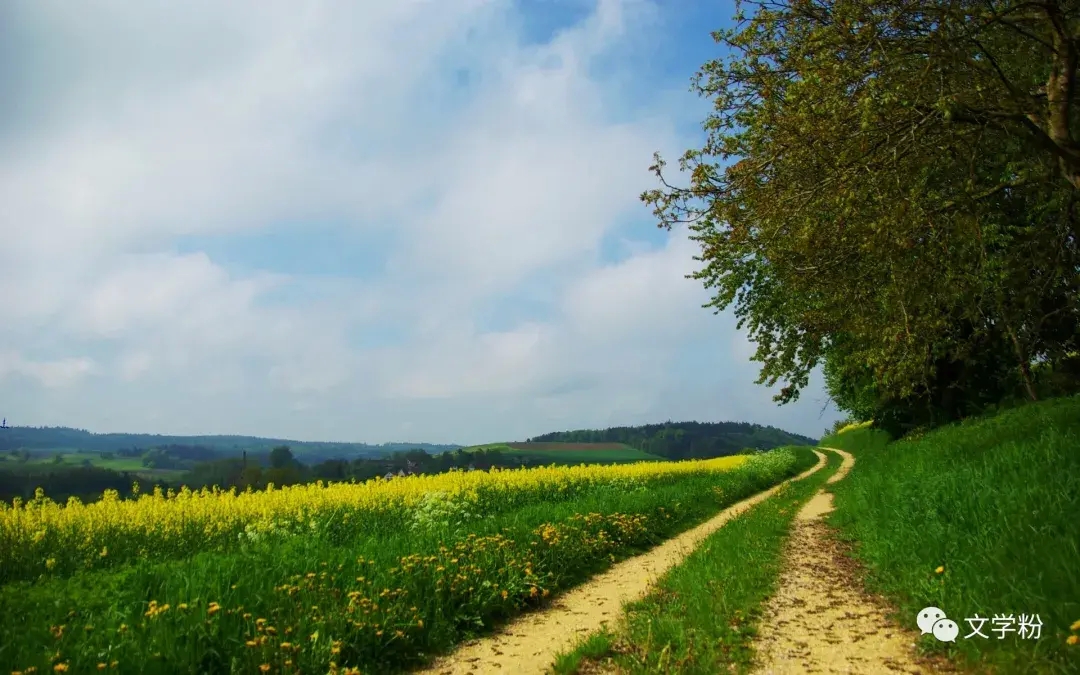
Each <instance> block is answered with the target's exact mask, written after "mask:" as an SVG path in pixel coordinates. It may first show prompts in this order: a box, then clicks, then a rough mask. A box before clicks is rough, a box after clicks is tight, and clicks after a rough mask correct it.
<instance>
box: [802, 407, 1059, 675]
mask: <svg viewBox="0 0 1080 675" xmlns="http://www.w3.org/2000/svg"><path fill="white" fill-rule="evenodd" d="M822 445H824V446H827V447H838V448H842V449H846V450H848V451H850V452H852V453H853V454H855V455H856V456H857V460H858V461H857V462H856V464H855V468H854V469H853V471H852V472H851V474H850V475H849V476H848V478H847V479H846V480H844V481H843V482H841V483H839V484H838V485H837V486H836V488H835V493H836V506H837V510H836V512H835V513H834V514H833V516H832V522H833V523H834V524H835V525H837V526H838V527H839V529H840V532H841V533H842V535H843V536H844V537H845V538H846V539H849V540H850V541H852V542H853V544H854V546H855V551H856V555H857V556H858V558H859V559H860V560H861V561H862V562H863V563H864V564H865V566H866V569H867V575H868V582H869V584H870V585H871V586H872V588H873V589H874V590H877V591H880V592H882V593H884V594H885V595H886V596H887V597H889V598H890V599H891V600H892V601H893V602H894V603H895V605H896V606H897V607H898V608H899V609H900V616H899V621H901V622H903V623H905V624H906V625H909V626H914V624H915V616H916V614H917V612H918V611H919V610H921V609H922V608H923V607H926V606H935V607H939V608H940V609H942V610H944V611H945V613H946V615H947V616H948V617H949V618H951V619H953V620H954V621H956V622H957V623H958V624H959V626H960V628H961V635H960V637H959V638H958V639H957V641H956V645H955V646H954V647H943V645H942V643H938V642H937V641H935V640H934V639H933V638H930V637H924V638H923V640H922V644H921V646H922V647H923V648H925V649H927V650H930V651H947V652H950V653H951V655H952V656H954V657H956V658H958V659H960V660H961V661H963V662H967V663H969V664H978V667H979V668H980V669H981V668H983V667H985V666H987V665H990V666H995V667H997V668H998V669H999V670H1000V671H1001V672H1039V673H1066V672H1080V645H1073V646H1070V644H1069V642H1068V641H1069V639H1070V637H1069V636H1070V635H1076V634H1077V632H1078V630H1077V629H1080V625H1077V626H1076V628H1073V629H1070V626H1072V625H1075V624H1074V622H1078V620H1080V397H1070V398H1063V399H1057V400H1051V401H1046V402H1042V403H1037V404H1031V405H1028V406H1025V407H1022V408H1018V409H1014V410H1009V411H1006V412H1003V413H1001V414H999V415H996V416H993V417H986V418H982V419H973V420H970V421H967V422H964V423H960V424H955V425H951V426H948V427H944V428H941V429H938V430H935V431H933V432H930V433H927V434H925V435H924V436H922V437H919V438H910V439H905V440H901V441H897V442H890V439H889V437H888V436H887V435H885V434H884V433H883V432H881V431H877V430H874V429H867V428H861V429H853V430H851V431H848V432H845V433H840V434H838V435H835V436H830V437H827V438H824V439H822ZM1021 614H1024V615H1029V616H1030V615H1038V617H1039V619H1040V620H1041V623H1042V624H1043V626H1042V629H1041V637H1040V638H1039V639H1024V638H1020V637H1018V634H1017V631H1016V629H1017V628H1018V627H1019V623H1018V622H1019V621H1020V615H1021ZM976 615H978V616H979V617H983V618H989V619H991V620H990V621H987V622H986V623H985V625H983V628H982V632H983V633H984V634H985V635H987V636H988V637H987V638H982V637H979V636H973V637H971V638H968V639H965V636H966V635H969V634H971V633H972V626H971V625H969V623H968V622H967V621H966V620H965V619H967V618H974V617H975V616H976ZM999 615H1003V616H1006V617H1010V616H1011V617H1012V618H1013V619H1014V621H1009V620H1008V619H1003V620H1002V621H1001V625H1005V626H1006V627H1008V628H1012V629H1014V630H1012V631H1010V632H1007V633H1004V634H1002V633H995V632H993V628H994V627H995V626H994V623H993V618H994V617H995V616H999ZM1001 635H1004V639H1001V638H1000V636H1001ZM1073 641H1074V642H1076V641H1080V638H1073Z"/></svg>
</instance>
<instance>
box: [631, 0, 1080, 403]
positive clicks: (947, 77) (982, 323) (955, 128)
mask: <svg viewBox="0 0 1080 675" xmlns="http://www.w3.org/2000/svg"><path fill="white" fill-rule="evenodd" d="M746 8H750V9H752V15H751V16H749V17H747V13H746V12H745V11H744V10H745V9H746ZM739 12H740V15H739V21H738V25H737V26H736V27H735V28H734V29H731V30H726V31H720V32H718V33H716V34H714V36H715V38H716V39H717V41H718V42H720V43H722V44H724V45H726V46H728V47H729V48H730V50H731V54H730V56H727V57H725V58H723V59H718V60H715V61H711V62H709V63H707V64H705V66H704V67H703V69H702V71H701V73H699V76H698V77H697V79H696V80H695V87H696V89H697V91H698V92H699V93H700V94H701V95H703V96H707V97H710V98H713V99H714V102H715V110H714V112H713V113H712V114H711V115H710V116H709V117H708V119H707V120H706V123H705V129H706V131H707V134H708V137H707V140H706V142H705V144H704V146H703V147H702V148H701V149H697V150H690V151H688V152H687V153H685V155H684V156H683V157H682V160H681V162H680V167H681V169H682V170H684V171H687V172H689V174H690V184H689V187H686V188H680V187H674V186H672V185H671V184H670V183H668V181H667V180H666V179H665V177H664V167H665V163H664V162H663V160H661V159H660V158H659V157H657V159H656V163H655V165H654V166H653V167H652V169H653V171H654V172H655V173H656V175H657V176H658V178H659V180H660V181H661V188H659V189H656V190H651V191H648V192H646V193H644V194H643V195H642V199H643V200H644V201H645V202H646V203H648V204H651V205H652V206H653V207H654V213H655V214H656V216H657V218H658V220H659V224H660V226H661V227H668V228H670V227H672V226H674V225H676V224H681V223H688V224H689V226H690V229H691V231H692V233H693V238H694V239H695V240H696V241H698V242H699V244H700V246H701V255H700V256H699V260H700V261H702V262H704V263H705V266H704V267H703V268H702V269H701V270H700V271H699V272H697V273H695V274H694V275H692V276H693V277H694V278H696V279H698V280H701V281H703V282H704V285H705V286H706V287H707V288H709V289H711V290H713V291H714V293H715V295H714V297H713V298H712V300H711V302H710V303H709V305H708V306H709V307H712V308H714V309H715V310H716V311H721V310H724V309H726V308H728V307H729V306H731V305H734V306H735V313H736V316H737V317H738V318H739V327H740V328H743V327H746V328H747V329H748V331H749V333H750V338H751V339H752V340H753V341H754V342H755V343H756V344H757V351H756V353H755V356H754V358H755V360H757V361H759V362H761V363H762V369H761V375H760V379H759V383H766V384H768V385H770V386H772V385H775V384H777V383H783V385H784V386H783V388H782V389H781V392H780V394H779V395H778V396H777V400H778V401H780V402H788V401H792V400H795V399H796V398H797V397H798V394H799V391H800V389H802V388H803V387H805V386H806V384H807V381H808V377H809V374H810V372H811V371H812V370H813V369H814V368H815V367H816V366H817V365H819V364H820V363H821V362H822V361H823V360H825V359H826V357H827V356H828V357H829V358H831V359H832V360H833V361H834V364H833V365H834V369H835V370H837V371H838V372H840V371H842V372H845V373H855V372H857V371H859V370H860V369H861V370H863V371H865V374H866V375H867V376H868V377H869V378H870V379H871V380H872V381H873V383H874V387H875V388H876V393H875V395H876V396H878V397H879V398H882V399H883V400H885V399H887V400H901V399H905V398H910V397H912V396H919V395H921V393H925V392H927V391H928V390H929V388H931V387H932V386H935V382H936V380H935V378H937V374H936V373H937V371H938V370H939V369H941V368H942V367H943V366H944V367H951V366H950V364H971V363H973V362H976V361H979V360H980V359H981V358H982V356H981V355H980V354H979V350H982V349H987V348H993V349H1000V348H1004V349H1007V351H1008V353H1009V355H1010V358H1011V359H1012V367H1013V368H1014V369H1015V370H1016V372H1017V373H1018V376H1019V377H1021V379H1022V380H1023V381H1024V384H1025V389H1026V391H1027V393H1028V395H1029V397H1031V398H1034V397H1035V386H1034V382H1033V377H1032V372H1031V367H1032V364H1033V363H1036V362H1039V361H1046V360H1050V361H1054V360H1056V359H1060V358H1062V357H1063V355H1064V354H1066V353H1068V352H1069V351H1070V350H1075V349H1076V340H1077V327H1080V304H1078V298H1080V274H1078V270H1080V254H1078V248H1077V240H1078V228H1077V223H1076V217H1075V204H1076V200H1077V196H1078V187H1080V154H1078V153H1077V148H1078V147H1080V146H1078V145H1077V142H1076V135H1077V121H1076V117H1077V113H1076V110H1075V106H1074V105H1073V102H1074V97H1075V87H1074V84H1073V83H1074V82H1075V76H1076V68H1077V61H1076V53H1075V52H1076V36H1077V35H1078V34H1080V30H1078V9H1077V8H1076V6H1075V5H1074V4H1072V3H1063V2H1055V1H1053V0H1049V1H1047V2H1041V3H1027V2H1018V1H1013V0H1009V1H1001V0H986V1H984V2H963V1H962V2H953V1H951V0H950V1H948V2H946V1H945V0H917V1H916V0H892V1H886V0H787V1H776V2H773V1H769V2H741V3H740V4H739ZM730 160H735V161H733V162H732V161H730ZM840 340H842V341H843V343H844V344H843V345H842V347H840V346H837V344H836V343H837V341H840ZM830 354H831V356H829V355H830ZM938 380H940V378H938ZM920 392H921V393H920Z"/></svg>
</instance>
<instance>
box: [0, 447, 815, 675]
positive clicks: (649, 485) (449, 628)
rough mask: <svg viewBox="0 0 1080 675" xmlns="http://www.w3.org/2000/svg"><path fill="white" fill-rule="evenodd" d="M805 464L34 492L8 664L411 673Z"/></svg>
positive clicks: (6, 541) (781, 457)
mask: <svg viewBox="0 0 1080 675" xmlns="http://www.w3.org/2000/svg"><path fill="white" fill-rule="evenodd" d="M798 464H799V462H798V461H797V460H796V455H795V454H794V453H793V452H791V451H790V450H780V451H774V452H772V453H768V454H766V455H761V456H755V457H752V458H749V459H747V458H744V457H728V458H722V459H715V460H704V461H697V462H681V463H668V462H642V463H638V464H623V465H614V466H578V467H546V468H539V469H523V470H514V471H493V472H490V473H489V472H452V473H448V474H441V475H438V476H414V477H408V478H399V479H393V480H390V481H383V480H376V481H371V482H368V483H365V484H337V485H329V486H325V485H311V486H299V487H292V488H286V489H279V490H271V491H268V492H246V493H240V494H237V493H235V492H221V491H200V492H189V491H183V492H180V493H177V494H161V493H158V494H154V495H143V496H141V497H140V498H139V499H138V500H136V501H121V500H119V499H116V498H115V496H110V497H109V498H106V499H104V500H102V501H100V502H95V503H93V504H86V505H84V504H80V503H78V502H75V501H72V502H71V503H69V504H66V505H59V504H55V503H52V502H50V501H49V500H48V499H46V498H44V496H42V497H41V498H39V499H36V500H34V501H32V502H30V503H27V504H15V505H14V506H10V505H9V506H5V507H4V508H3V509H0V582H2V585H0V607H3V608H4V611H3V612H0V672H7V671H11V670H18V671H22V672H28V669H29V668H36V669H37V672H47V671H54V670H55V671H63V670H64V669H65V668H67V669H70V671H71V672H80V673H81V672H91V671H96V670H97V669H99V668H100V669H105V670H108V671H110V672H130V673H154V672H163V673H164V672H209V673H230V672H319V673H325V672H342V673H343V672H358V671H357V670H355V669H360V671H363V672H369V671H371V670H372V669H374V670H377V671H378V672H386V671H387V670H401V669H406V668H409V667H412V666H415V665H417V664H420V663H423V662H425V661H426V660H427V659H428V658H429V657H430V656H431V655H433V654H435V653H439V652H441V651H445V650H446V649H448V648H450V647H451V646H452V645H453V644H455V643H457V642H459V641H460V640H462V639H465V638H467V637H468V636H470V635H472V634H474V633H476V632H478V631H483V630H486V629H488V628H489V627H490V626H491V625H492V623H493V622H498V621H499V620H501V619H504V618H506V617H508V616H510V615H512V614H514V613H516V612H519V611H522V610H523V609H525V608H527V607H529V606H534V605H538V604H540V603H542V602H544V600H545V598H547V597H549V596H550V595H551V594H553V593H557V592H558V591H560V590H562V589H565V588H567V587H569V586H572V585H574V584H576V583H578V582H580V581H581V580H583V579H585V578H587V577H588V576H589V575H591V574H592V573H595V572H596V571H598V570H600V569H603V568H604V567H606V566H607V565H609V564H610V563H611V562H612V561H614V560H617V559H619V558H620V557H623V556H625V555H628V554H631V553H633V552H634V551H637V550H641V549H642V548H646V547H648V546H650V545H652V544H654V543H656V542H657V541H659V540H661V539H663V538H665V537H667V536H670V535H671V534H673V533H675V532H677V531H680V530H682V529H685V528H686V527H689V526H690V525H692V524H694V523H695V522H698V521H700V520H701V519H703V518H705V517H707V516H708V515H711V514H712V513H714V512H716V511H717V510H719V509H720V508H722V507H724V506H726V505H727V504H730V503H732V502H733V501H735V500H737V499H740V498H742V497H744V496H746V495H749V494H751V493H753V492H756V491H758V490H760V489H763V488H765V487H767V486H769V485H772V484H774V483H776V482H777V481H779V480H782V479H783V478H785V477H787V476H790V475H793V474H794V473H796V472H797V471H798V470H800V469H801V466H799V465H798ZM4 669H6V671H5V670H4Z"/></svg>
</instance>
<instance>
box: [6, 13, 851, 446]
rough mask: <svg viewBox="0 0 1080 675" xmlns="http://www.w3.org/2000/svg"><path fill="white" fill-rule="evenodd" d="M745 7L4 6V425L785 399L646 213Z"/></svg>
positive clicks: (194, 422)
mask: <svg viewBox="0 0 1080 675" xmlns="http://www.w3.org/2000/svg"><path fill="white" fill-rule="evenodd" d="M732 13H733V6H732V5H731V4H730V3H724V2H720V3H717V2H700V3H699V2H674V1H673V0H657V1H655V2H649V1H647V0H602V1H595V0H594V1H586V0H544V1H539V0H538V1H535V2H523V1H522V2H517V3H514V2H507V1H500V0H459V1H451V0H443V1H441V2H436V1H435V0H417V1H414V2H400V3H366V2H352V1H345V0H324V1H322V2H293V1H291V0H280V1H259V2H256V1H255V0H251V1H237V2H230V3H217V2H210V1H209V0H197V1H194V2H190V3H183V4H182V5H169V4H164V5H163V4H154V3H141V2H111V1H106V0H88V1H87V2H85V3H80V4H79V6H78V8H72V7H71V5H70V4H69V3H64V2H61V1H60V0H24V1H16V2H8V3H4V5H3V7H2V8H0V64H3V65H0V199H2V200H3V203H4V204H5V209H4V210H3V212H2V213H0V228H2V232H3V238H4V242H5V245H4V247H3V248H0V297H2V298H3V302H4V306H5V310H4V312H5V321H4V322H3V323H0V412H2V413H3V414H4V415H5V416H6V417H7V418H8V419H9V421H10V422H13V423H15V424H29V425H68V426H78V427H84V428H88V429H91V430H96V431H146V432H160V433H246V434H257V435H263V436H283V437H289V438H297V439H310V440H357V441H369V442H382V441H390V440H414V441H431V442H458V443H473V442H487V441H495V440H507V439H521V438H525V437H528V436H532V435H536V434H540V433H543V432H546V431H552V430H559V429H570V428H583V427H604V426H609V425H617V424H636V423H645V422H654V421H661V420H666V419H699V420H747V421H753V422H759V423H762V424H773V425H776V426H779V427H782V428H785V429H790V430H793V431H799V432H802V433H807V434H811V435H817V434H819V433H820V431H821V430H822V429H823V428H824V427H825V426H827V425H828V424H830V423H831V422H832V421H833V419H834V418H835V413H834V412H832V411H831V410H827V411H826V412H825V413H824V414H822V406H823V403H824V395H823V393H822V391H821V389H820V381H819V380H817V381H814V382H813V383H812V386H811V388H810V389H809V390H808V391H807V392H806V393H805V395H804V400H803V401H802V402H800V403H799V404H796V405H790V406H783V407H778V406H776V405H775V404H773V403H772V401H771V397H772V395H773V393H775V392H773V391H770V390H768V389H766V388H764V387H761V386H757V385H755V384H754V380H755V379H756V374H757V366H756V364H754V363H751V362H750V361H749V356H750V354H751V353H752V351H753V349H752V345H750V344H749V343H747V341H746V339H745V337H744V336H743V335H741V334H740V333H739V332H737V331H736V330H735V326H734V323H735V322H734V319H733V317H732V316H731V315H730V313H725V314H722V315H718V316H717V315H713V314H712V313H711V312H710V311H708V310H705V309H702V308H701V305H702V304H703V303H704V302H706V301H707V300H708V295H707V293H706V292H705V290H704V289H702V288H701V287H700V285H699V284H697V283H696V282H693V281H691V280H688V279H686V278H685V275H686V274H687V273H689V272H692V271H693V269H694V266H695V264H696V263H695V262H694V261H693V256H694V254H695V253H696V248H695V245H694V244H693V243H692V242H690V241H689V240H687V238H686V233H685V232H682V231H676V232H671V233H668V232H666V231H662V230H658V229H657V228H656V227H655V225H654V223H653V221H652V217H651V214H650V213H649V210H648V209H647V208H646V207H645V206H644V205H643V204H641V203H640V201H639V200H638V195H639V194H640V192H641V191H642V190H644V189H647V188H650V187H653V186H654V182H653V178H652V176H651V175H650V174H649V173H648V166H649V165H650V164H651V163H652V153H653V152H654V151H660V152H661V153H662V154H663V155H664V156H665V157H666V158H668V159H670V160H674V159H676V158H677V156H678V155H679V154H680V153H681V152H682V151H683V150H685V149H686V148H688V147H692V146H696V145H697V144H699V143H700V141H701V130H700V123H701V121H702V120H703V119H704V116H705V115H706V114H707V112H708V105H709V104H708V102H707V101H703V100H700V99H698V98H697V97H696V96H695V95H694V94H692V93H690V92H689V84H690V78H691V76H692V75H693V73H694V72H695V71H696V69H697V68H699V67H700V65H701V64H702V63H703V62H704V61H706V60H707V59H709V58H712V57H714V56H716V55H718V54H719V52H718V49H719V48H718V47H717V45H715V43H714V42H713V41H712V39H711V37H710V35H709V33H710V31H712V30H715V29H717V28H720V27H722V26H724V25H727V24H728V23H729V22H730V20H731V15H732Z"/></svg>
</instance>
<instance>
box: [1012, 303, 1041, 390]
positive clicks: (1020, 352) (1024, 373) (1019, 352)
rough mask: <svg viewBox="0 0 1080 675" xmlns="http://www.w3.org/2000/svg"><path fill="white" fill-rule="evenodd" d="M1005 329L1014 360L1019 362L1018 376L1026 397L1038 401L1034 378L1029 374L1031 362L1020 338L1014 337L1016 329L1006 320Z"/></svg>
mask: <svg viewBox="0 0 1080 675" xmlns="http://www.w3.org/2000/svg"><path fill="white" fill-rule="evenodd" d="M1005 329H1006V330H1007V331H1009V339H1010V340H1012V343H1013V350H1014V351H1015V352H1016V360H1017V362H1019V364H1020V377H1022V378H1023V380H1024V390H1025V391H1027V395H1028V398H1030V399H1031V400H1032V401H1038V400H1039V397H1038V396H1037V395H1036V394H1035V379H1034V378H1033V377H1032V375H1031V363H1030V362H1029V361H1028V358H1027V355H1026V354H1025V353H1024V348H1023V347H1022V346H1021V345H1020V340H1019V339H1018V338H1017V337H1016V331H1014V330H1013V329H1012V326H1011V325H1009V324H1008V323H1007V322H1006V323H1005Z"/></svg>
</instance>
